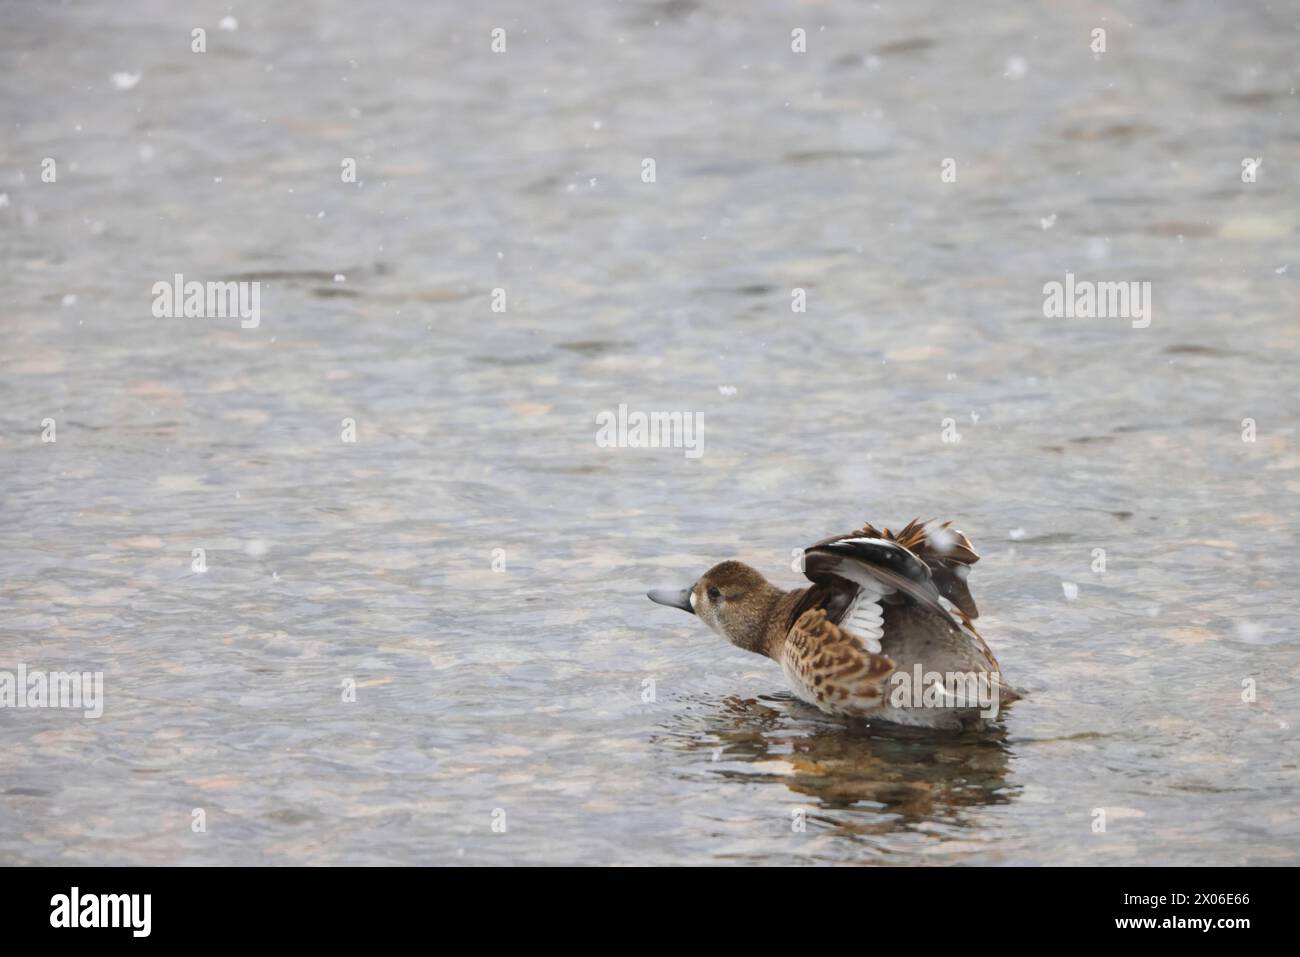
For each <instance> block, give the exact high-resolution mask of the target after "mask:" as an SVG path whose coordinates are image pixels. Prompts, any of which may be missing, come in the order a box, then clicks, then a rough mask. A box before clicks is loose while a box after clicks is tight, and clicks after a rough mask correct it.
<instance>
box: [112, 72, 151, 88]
mask: <svg viewBox="0 0 1300 957" xmlns="http://www.w3.org/2000/svg"><path fill="white" fill-rule="evenodd" d="M142 76H144V74H143V73H114V74H113V75H112V76H111V77H109V79H110V80H112V81H113V88H114V89H118V90H130V89H133V88H134V87H135V85H136V84H137V83H139V82H140V77H142Z"/></svg>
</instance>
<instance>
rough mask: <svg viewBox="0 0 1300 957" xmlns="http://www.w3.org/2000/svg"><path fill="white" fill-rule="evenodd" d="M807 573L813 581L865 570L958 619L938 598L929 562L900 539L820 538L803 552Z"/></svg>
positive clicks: (948, 616) (848, 575)
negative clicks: (821, 540)
mask: <svg viewBox="0 0 1300 957" xmlns="http://www.w3.org/2000/svg"><path fill="white" fill-rule="evenodd" d="M804 574H805V575H807V576H808V578H809V579H811V580H812V581H815V582H818V581H825V580H827V579H828V578H829V577H831V576H835V577H838V578H847V579H848V580H850V581H852V580H853V579H854V578H855V577H857V576H858V575H861V574H866V575H869V576H871V577H872V578H874V579H876V580H877V581H880V582H883V583H884V584H886V585H889V586H890V587H891V588H895V589H897V590H898V591H901V592H902V593H903V594H905V595H907V596H909V597H910V598H912V599H914V600H915V601H918V602H920V603H921V604H922V605H925V606H926V607H927V608H933V609H934V610H935V611H937V612H939V613H940V614H941V615H943V616H944V617H945V618H947V619H948V620H949V621H952V623H953V626H954V627H955V626H956V625H957V622H956V621H954V620H953V618H952V615H950V614H949V613H948V610H947V609H946V608H944V607H943V605H942V604H941V603H940V601H939V589H938V588H936V587H935V584H934V580H933V577H932V575H931V572H930V566H928V565H927V564H925V562H923V561H921V560H920V559H919V558H917V557H916V556H915V555H914V554H912V553H911V552H910V551H908V550H907V549H906V548H904V547H903V546H902V545H900V544H898V543H897V542H893V541H889V540H887V539H883V538H840V539H831V540H829V541H826V542H819V543H818V544H816V545H814V546H812V547H811V548H809V549H807V550H806V551H805V552H804Z"/></svg>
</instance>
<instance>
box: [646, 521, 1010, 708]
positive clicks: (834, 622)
mask: <svg viewBox="0 0 1300 957" xmlns="http://www.w3.org/2000/svg"><path fill="white" fill-rule="evenodd" d="M950 524H951V523H944V524H942V525H929V524H927V523H922V522H918V521H915V520H913V521H912V522H909V523H908V524H907V526H906V527H905V528H903V529H902V531H900V532H898V533H896V534H895V533H893V532H891V531H890V530H889V529H885V530H884V531H879V530H877V529H876V528H875V526H873V525H871V524H869V523H868V524H865V525H863V527H862V528H860V529H858V530H857V531H855V532H850V533H849V534H847V535H837V536H834V537H832V538H828V539H824V540H822V541H820V542H817V543H816V544H815V545H812V546H810V547H809V548H807V549H805V552H804V573H805V574H806V575H807V576H808V578H809V579H810V580H811V581H812V585H811V586H810V587H808V588H801V589H795V590H793V591H785V590H783V589H780V588H777V587H776V586H775V585H772V584H771V583H769V582H768V581H767V580H766V579H765V578H763V576H762V575H760V574H759V573H758V572H757V571H755V570H754V569H752V568H750V567H749V566H748V565H745V564H743V563H741V562H737V561H725V562H722V563H720V564H718V565H715V566H714V567H713V568H711V569H709V570H708V571H707V572H705V574H704V575H703V576H701V577H700V579H699V580H698V581H696V582H695V584H694V585H692V586H691V587H690V588H688V589H683V590H681V591H679V592H670V591H652V592H650V598H651V599H652V600H654V601H656V602H658V603H660V604H665V605H670V606H673V607H677V608H682V609H683V610H685V611H689V612H692V613H694V614H696V615H698V616H699V618H700V619H701V620H702V621H703V622H704V623H705V624H707V625H708V626H709V627H710V628H712V629H713V630H714V631H716V632H718V633H719V634H720V635H722V636H723V637H724V638H726V639H727V640H728V641H730V642H731V643H732V644H734V645H736V646H737V647H740V648H743V649H745V650H746V651H752V652H754V653H756V654H761V655H765V656H767V657H769V658H772V659H774V660H775V661H776V662H778V663H779V664H780V665H781V669H782V671H783V672H784V673H785V676H786V679H787V681H788V682H789V684H790V687H791V689H792V690H793V691H794V692H795V694H796V695H797V696H798V697H800V698H801V699H803V700H804V701H807V702H809V703H810V704H813V705H816V706H817V707H818V708H820V709H822V710H823V711H826V712H828V713H831V714H838V715H844V716H848V717H861V718H876V719H881V720H887V721H892V722H896V723H903V724H915V725H923V726H928V727H961V726H963V725H966V724H969V723H972V722H974V721H979V720H981V719H987V718H989V717H992V716H995V715H996V713H997V711H998V710H999V708H1000V707H1001V705H1003V704H1005V703H1008V702H1010V701H1012V700H1014V699H1015V698H1016V697H1018V695H1016V693H1015V692H1013V691H1012V690H1011V689H1010V688H1009V687H1007V686H1006V684H1005V682H1004V681H1003V679H1002V674H1001V670H1000V668H999V666H998V663H997V659H996V658H994V657H993V653H992V652H991V651H990V650H989V647H988V645H987V644H986V643H985V642H984V639H983V638H982V637H980V635H979V634H978V633H977V632H976V631H975V629H974V627H973V626H972V625H971V621H972V619H974V618H976V617H977V616H978V614H979V612H978V610H977V609H976V607H975V602H974V600H973V599H972V597H971V594H970V590H969V588H968V587H967V584H966V576H967V574H968V573H969V570H970V566H971V565H973V564H974V563H975V562H976V561H978V560H979V556H978V555H977V554H976V553H975V549H974V547H973V546H972V544H971V541H970V539H969V538H967V537H966V535H965V534H963V533H962V532H960V531H957V530H955V529H952V528H950ZM953 611H956V613H957V616H958V617H959V618H960V621H959V620H958V618H955V617H954V616H953ZM918 669H919V670H918ZM936 679H937V680H936ZM963 688H965V691H964V692H963V691H962V689H963ZM954 689H956V693H955V692H954ZM977 689H978V690H977ZM963 695H964V696H963Z"/></svg>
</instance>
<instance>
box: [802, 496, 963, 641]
mask: <svg viewBox="0 0 1300 957" xmlns="http://www.w3.org/2000/svg"><path fill="white" fill-rule="evenodd" d="M950 525H951V523H944V524H943V525H940V526H937V527H935V528H934V529H933V531H932V532H931V533H928V532H927V530H926V525H925V523H922V522H919V521H917V520H915V519H914V520H912V521H911V522H909V523H908V524H907V526H906V527H905V528H904V529H903V530H902V531H900V532H899V533H897V534H894V533H893V532H891V531H890V530H889V529H885V530H884V531H878V530H877V529H876V528H875V526H873V525H871V524H870V523H867V524H865V525H864V526H863V527H862V528H860V529H858V530H857V531H855V532H849V533H848V534H847V535H836V536H833V537H831V538H827V539H823V540H822V541H820V542H817V543H816V544H815V545H812V546H810V547H808V548H807V549H805V550H804V574H805V575H807V576H808V578H809V579H810V580H812V581H814V582H819V583H820V582H827V581H829V580H832V579H836V578H838V579H848V580H849V581H851V582H853V583H854V584H856V585H858V586H859V587H860V589H861V594H860V599H861V600H860V601H859V602H857V603H856V604H857V605H858V606H859V607H858V608H851V609H850V611H849V614H847V615H846V616H845V617H844V618H842V619H840V624H841V625H848V626H849V627H853V626H852V625H851V624H850V619H851V618H854V617H855V612H856V611H860V610H861V609H862V608H865V609H866V617H868V618H870V617H871V612H872V609H873V608H874V609H875V610H876V611H877V612H878V610H879V601H880V598H881V597H883V596H884V595H888V594H892V593H893V592H894V591H899V592H902V593H903V594H904V595H906V596H908V597H909V598H911V599H913V600H914V601H916V602H918V603H919V604H921V605H923V606H925V607H926V608H930V609H933V610H935V611H937V612H939V613H940V614H941V615H943V616H944V618H946V619H947V620H948V621H950V622H951V623H952V624H953V625H956V624H957V622H956V621H955V620H954V619H953V617H952V615H951V614H950V613H949V612H948V610H947V609H946V608H945V607H944V606H943V604H942V603H941V602H940V601H939V598H940V596H942V597H944V598H946V599H948V600H949V601H950V602H952V603H953V605H954V606H955V607H956V608H957V610H958V611H959V612H960V613H961V615H962V617H963V619H964V620H965V621H966V623H967V624H969V622H970V621H971V620H972V619H974V618H977V617H979V610H978V609H977V608H976V607H975V601H974V599H972V598H971V594H970V589H969V588H968V587H967V585H966V576H967V574H969V572H970V565H972V564H974V563H975V562H977V561H979V556H978V555H976V554H975V550H974V548H973V547H972V546H971V541H970V539H969V538H967V537H966V535H965V534H964V533H962V532H960V531H957V530H955V529H952V528H950V527H949V526H950ZM862 624H863V625H865V626H870V624H871V622H869V621H864V622H863V623H862ZM854 630H859V629H856V628H855V629H854Z"/></svg>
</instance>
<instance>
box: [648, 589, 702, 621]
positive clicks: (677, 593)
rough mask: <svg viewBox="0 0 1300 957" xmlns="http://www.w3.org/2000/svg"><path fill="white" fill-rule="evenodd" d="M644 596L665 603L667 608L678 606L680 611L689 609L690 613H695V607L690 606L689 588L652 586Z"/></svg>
mask: <svg viewBox="0 0 1300 957" xmlns="http://www.w3.org/2000/svg"><path fill="white" fill-rule="evenodd" d="M645 596H646V597H647V598H649V599H650V600H651V601H653V602H657V603H658V604H660V605H667V606H668V607H669V608H680V609H681V610H682V611H689V612H690V613H691V614H692V615H693V614H695V609H694V608H692V607H691V590H690V589H689V588H652V589H650V590H649V591H648V592H646V593H645Z"/></svg>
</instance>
